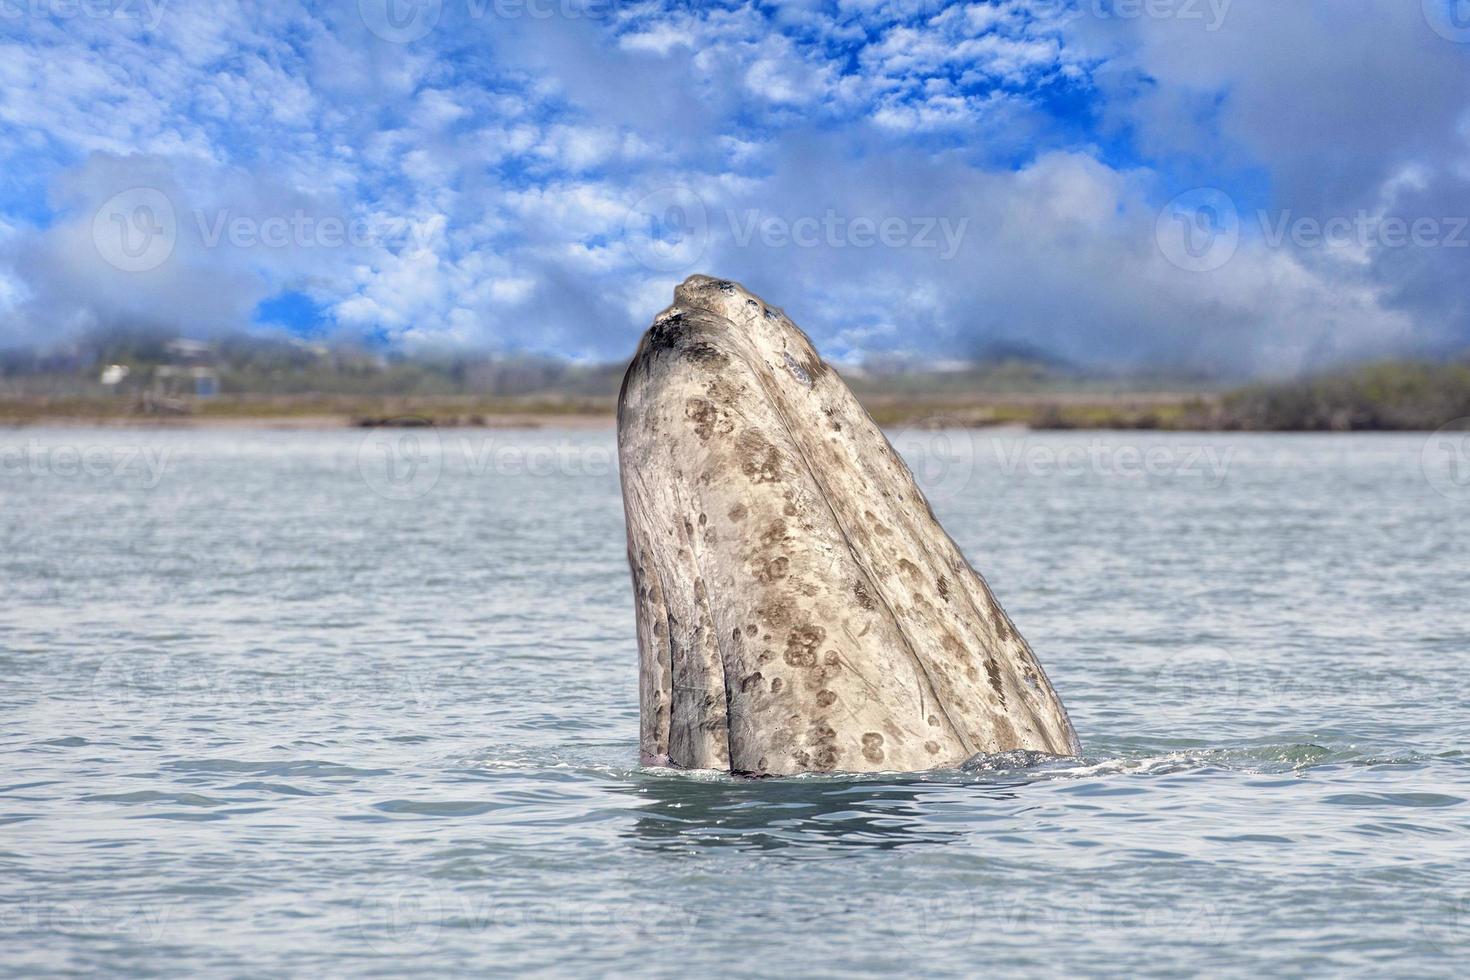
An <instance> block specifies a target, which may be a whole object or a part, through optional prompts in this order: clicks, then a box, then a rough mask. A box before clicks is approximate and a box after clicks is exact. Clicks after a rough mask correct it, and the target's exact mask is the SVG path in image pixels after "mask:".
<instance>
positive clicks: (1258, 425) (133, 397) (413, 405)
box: [0, 335, 1470, 432]
mask: <svg viewBox="0 0 1470 980" xmlns="http://www.w3.org/2000/svg"><path fill="white" fill-rule="evenodd" d="M841 370H843V373H844V375H845V376H846V377H847V379H848V380H849V382H850V384H851V385H852V388H853V390H854V392H855V393H856V394H857V396H858V398H859V399H860V400H861V401H862V403H863V404H864V406H865V407H866V408H867V409H868V410H869V411H870V412H871V413H872V414H873V416H874V418H876V419H877V420H878V421H879V422H880V423H881V424H883V425H886V426H923V427H931V428H938V427H954V426H972V427H982V426H997V425H1019V426H1027V427H1030V428H1034V429H1162V430H1195V431H1200V430H1204V431H1274V432H1286V431H1301V432H1327V431H1362V430H1415V429H1418V430H1433V429H1437V428H1439V427H1441V426H1443V425H1445V424H1447V423H1450V422H1453V421H1455V420H1460V419H1466V418H1470V362H1464V361H1458V362H1451V363H1429V362H1418V361H1393V362H1383V363H1377V364H1369V365H1363V366H1358V367H1354V368H1349V369H1344V370H1340V371H1335V372H1331V373H1324V374H1321V375H1317V376H1312V377H1306V378H1299V379H1293V380H1286V381H1275V382H1269V383H1258V384H1250V385H1246V386H1242V387H1233V388H1232V387H1226V386H1222V385H1220V384H1219V383H1217V382H1211V381H1210V380H1209V379H1204V378H1187V377H1151V376H1141V375H1130V376H1127V377H1118V376H1099V375H1092V374H1087V373H1085V372H1080V371H1078V370H1076V369H1073V368H1070V367H1065V366H1058V365H1056V364H1049V363H1044V362H1038V361H1028V360H1025V359H1021V358H1015V357H1010V358H1005V359H1001V360H996V361H991V362H980V363H976V364H970V365H960V366H947V367H945V368H944V369H942V370H941V369H934V368H916V367H913V366H907V365H900V366H897V367H895V366H892V365H886V366H880V367H878V368H876V369H864V368H851V367H845V368H842V369H841ZM621 376H622V365H618V364H594V365H582V364H573V363H569V362H565V361H557V360H553V359H544V358H533V357H517V358H503V357H501V358H497V357H491V356H488V355H453V356H450V355H445V356H442V357H435V356H421V357H417V358H407V357H390V356H385V355H379V354H372V353H368V352H363V351H356V350H341V349H328V348H325V347H317V346H312V345H308V344H304V343H301V342H299V341H262V340H258V339H249V340H241V339H234V340H225V341H221V342H218V343H216V344H213V345H204V344H200V343H198V342H193V341H180V340H178V339H177V338H174V339H169V338H163V337H154V336H146V335H144V336H139V335H126V336H114V337H110V338H101V339H100V340H98V341H96V342H95V343H94V344H93V345H92V346H91V347H90V348H88V349H79V350H76V351H73V352H71V353H69V354H67V355H58V356H52V357H50V358H45V357H41V356H39V355H34V354H17V353H14V352H12V353H10V354H0V424H11V425H25V424H36V423H43V422H66V421H73V422H102V423H112V424H163V425H167V424H173V425H180V424H182V425H211V424H249V423H251V422H255V421H260V422H266V423H271V424H277V425H295V426H308V425H311V426H317V425H380V424H401V425H412V424H433V425H441V426H453V425H468V426H478V425H486V426H494V425H502V426H510V425H537V424H567V423H570V422H581V423H586V424H610V423H611V422H612V419H613V415H614V412H615V407H616V397H617V387H618V383H619V381H620V379H621Z"/></svg>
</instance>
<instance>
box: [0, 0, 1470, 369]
mask: <svg viewBox="0 0 1470 980" xmlns="http://www.w3.org/2000/svg"><path fill="white" fill-rule="evenodd" d="M0 45H3V51H0V152H3V153H4V155H5V157H6V159H5V166H4V168H3V171H0V343H5V344H17V343H25V344H36V345H40V346H46V345H48V344H52V343H59V342H64V341H65V339H66V338H68V337H70V336H74V335H76V334H77V333H79V332H83V331H86V330H89V329H95V328H98V327H105V326H112V325H150V326H162V327H166V328H170V329H179V330H183V331H185V332H188V333H192V334H209V333H212V332H219V331H226V330H235V329H242V328H250V329H258V330H269V329H285V330H289V331H291V332H294V333H299V334H303V335H309V336H312V337H333V336H343V337H348V338H364V337H365V338H375V339H378V340H381V342H384V343H387V344H389V345H392V346H396V347H402V348H406V349H413V348H420V347H470V348H475V349H491V350H507V351H510V350H516V351H526V350H529V351H537V352H549V353H557V354H563V355H568V356H572V357H577V358H584V359H610V358H617V357H622V356H626V355H627V354H628V353H629V351H630V350H631V349H632V347H633V345H634V344H635V343H636V340H637V337H638V335H639V333H640V332H641V330H642V329H643V328H644V327H645V326H646V324H647V323H648V322H649V320H650V319H651V318H652V316H653V314H654V313H655V312H657V311H658V310H659V309H660V308H662V307H663V306H665V305H667V303H668V301H669V298H670V296H671V292H672V288H673V285H674V284H675V283H677V282H678V281H679V280H680V279H681V278H683V277H684V276H685V275H687V274H690V273H693V272H707V273H711V274H715V275H720V276H725V277H729V278H734V279H739V280H741V281H743V282H745V283H746V284H747V285H749V286H750V287H751V288H753V289H755V290H756V291H758V292H761V293H762V294H764V295H765V296H767V298H768V299H770V300H771V301H772V302H774V303H777V304H779V305H782V306H784V307H786V308H787V309H788V311H789V312H791V314H792V315H793V317H794V318H795V319H796V320H797V322H798V323H800V324H802V325H803V326H804V327H805V328H806V329H807V330H808V331H809V332H810V333H811V334H812V335H813V337H814V339H815V340H816V341H817V342H818V344H819V346H820V347H821V348H822V349H823V351H824V352H825V353H827V354H828V355H829V356H831V357H834V358H837V359H841V360H855V359H860V358H861V357H863V356H865V355H866V354H869V353H873V352H886V351H911V352H916V353H920V354H924V355H929V356H935V357H965V356H969V355H971V354H974V353H975V352H978V351H984V350H986V349H988V348H990V347H993V346H995V345H997V344H1004V345H1014V344H1024V345H1027V346H1029V347H1035V348H1040V349H1043V350H1046V351H1049V352H1052V353H1054V354H1056V355H1058V356H1061V357H1066V358H1069V359H1072V360H1075V361H1079V362H1084V363H1096V364H1108V365H1115V366H1140V365H1144V366H1159V367H1168V368H1176V367H1185V368H1190V369H1204V370H1213V371H1219V372H1231V373H1268V374H1281V373H1290V372H1293V371H1297V370H1301V369H1304V368H1310V367H1314V366H1319V365H1322V364H1326V363H1332V362H1335V361H1341V360H1346V359H1355V358H1362V357H1371V356H1378V355H1382V354H1388V353H1427V354H1432V355H1442V354H1446V353H1448V352H1453V351H1459V350H1463V349H1464V348H1466V347H1467V346H1470V313H1467V310H1470V307H1467V299H1470V277H1467V276H1466V275H1465V272H1466V270H1467V268H1470V231H1467V230H1465V228H1463V227H1462V226H1461V221H1462V220H1463V221H1465V223H1467V224H1470V219H1467V218H1465V217H1464V216H1467V215H1470V84H1467V83H1470V2H1466V0H1422V2H1421V0H1289V2H1288V0H998V2H991V3H971V4H941V3H933V2H928V0H890V2H861V0H846V2H826V3H816V2H812V3H780V4H777V3H765V4H733V3H731V4H695V3H690V2H681V3H632V2H623V0H344V2H339V3H298V2H292V0H277V2H270V3H252V2H239V3H235V2H194V3H188V4H184V3H182V2H180V0H0ZM1400 226H1402V227H1400ZM1324 230H1325V232H1326V233H1325V234H1324ZM1400 231H1402V232H1403V234H1399V232H1400ZM1314 232H1315V234H1314Z"/></svg>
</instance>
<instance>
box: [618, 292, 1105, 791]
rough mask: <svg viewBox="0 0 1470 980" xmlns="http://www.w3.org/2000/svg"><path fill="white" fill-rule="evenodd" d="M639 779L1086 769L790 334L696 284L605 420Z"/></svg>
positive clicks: (858, 412) (732, 298) (990, 603)
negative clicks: (652, 770) (990, 757)
mask: <svg viewBox="0 0 1470 980" xmlns="http://www.w3.org/2000/svg"><path fill="white" fill-rule="evenodd" d="M618 456H619V463H620V466H621V478H622V486H623V505H624V510H625V515H626V518H627V526H628V562H629V565H630V566H631V569H632V574H633V591H634V596H635V603H636V611H637V625H638V648H639V657H640V662H639V688H640V691H639V707H640V711H641V716H642V718H641V721H642V724H641V738H640V750H641V755H642V759H643V762H644V764H648V765H673V766H678V767H684V768H689V769H719V770H727V771H730V772H734V773H742V774H753V775H786V774H794V773H802V772H833V771H840V772H878V771H918V770H924V769H934V768H942V767H954V766H958V765H960V764H961V763H963V762H965V761H966V760H967V759H969V758H970V757H972V756H974V755H976V754H979V753H995V752H1006V751H1011V750H1017V749H1021V750H1030V751H1038V752H1046V753H1052V754H1056V755H1075V754H1077V753H1078V751H1079V750H1080V746H1079V745H1078V741H1077V735H1076V732H1075V731H1074V730H1073V728H1072V723H1071V721H1070V720H1069V719H1068V718H1067V712H1066V709H1064V708H1063V707H1062V703H1061V701H1060V700H1059V699H1058V698H1057V695H1056V693H1055V692H1054V691H1053V690H1052V687H1051V684H1050V682H1048V680H1047V677H1046V673H1045V672H1044V671H1043V670H1042V669H1041V664H1040V663H1038V662H1037V660H1036V657H1035V655H1034V654H1033V653H1032V652H1031V648H1030V646H1028V645H1027V643H1026V641H1025V640H1024V639H1023V638H1022V637H1021V635H1020V633H1018V632H1017V631H1016V627H1015V625H1014V624H1012V623H1011V621H1010V619H1009V618H1008V617H1007V616H1006V614H1005V611H1004V610H1002V609H1001V607H1000V604H999V603H998V602H997V601H996V599H995V596H994V595H993V594H992V593H991V591H990V589H989V587H988V586H987V585H986V584H985V581H984V580H983V579H982V578H981V577H980V576H979V575H978V574H977V573H976V572H975V570H974V569H973V568H971V567H970V564H969V562H968V561H966V559H965V556H964V555H963V554H961V553H960V550H959V548H958V547H957V546H956V545H955V543H954V541H953V540H951V539H950V537H949V535H948V534H946V533H945V531H944V529H943V528H942V527H940V525H939V522H938V520H936V519H935V517H934V512H933V511H932V510H931V509H930V507H929V503H928V501H926V500H925V499H924V496H923V494H922V493H921V492H920V491H919V488H918V486H917V485H916V484H915V482H914V478H913V475H912V474H911V473H910V472H909V469H908V467H907V466H906V465H905V464H904V462H903V460H902V459H901V458H900V457H899V455H898V453H897V452H895V451H894V449H893V447H892V446H891V445H890V444H889V442H888V440H887V438H886V437H885V436H884V435H883V433H882V431H881V430H880V429H879V428H878V426H877V424H875V423H874V422H873V420H872V418H871V417H869V415H868V413H867V412H866V411H864V409H863V408H862V406H860V405H859V404H858V402H857V399H856V398H854V397H853V395H852V393H851V392H850V391H849V390H848V388H847V386H846V385H845V384H844V383H843V381H842V379H841V378H839V377H838V376H837V373H836V372H835V371H834V370H832V368H830V367H829V366H828V365H827V364H825V363H824V362H823V361H822V359H821V357H819V356H818V354H817V351H816V349H815V348H814V347H813V346H812V343H811V341H810V340H808V339H807V337H806V335H805V334H804V333H802V332H801V330H799V329H797V327H796V325H795V324H793V323H792V322H791V321H790V320H789V319H787V318H786V316H785V315H784V314H783V313H782V312H781V311H780V310H778V309H776V308H775V307H773V306H771V305H770V304H768V303H766V302H765V301H763V300H762V299H761V298H760V297H759V296H756V295H754V294H752V293H751V292H749V291H748V290H746V289H745V288H744V287H742V286H740V285H739V284H737V283H734V282H730V281H728V280H722V279H714V278H711V277H709V276H691V277H690V278H689V279H687V280H686V281H685V282H684V283H683V284H682V285H680V286H679V287H678V288H677V289H676V290H675V292H674V304H673V305H672V306H670V307H669V308H668V309H666V310H664V311H663V312H662V313H660V314H659V315H658V316H657V317H656V318H655V319H654V321H653V325H652V326H651V327H650V328H649V330H648V332H647V333H646V334H645V335H644V337H643V341H642V343H641V344H640V345H639V348H638V352H637V354H636V355H634V357H633V362H632V364H631V365H630V366H629V368H628V373H627V375H626V377H625V378H624V379H623V387H622V392H621V394H620V395H619V398H618Z"/></svg>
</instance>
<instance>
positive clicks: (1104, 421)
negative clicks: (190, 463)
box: [0, 392, 1208, 430]
mask: <svg viewBox="0 0 1470 980" xmlns="http://www.w3.org/2000/svg"><path fill="white" fill-rule="evenodd" d="M860 398H861V400H862V402H863V404H864V407H865V408H867V409H868V411H869V412H870V413H871V414H872V415H873V417H874V419H876V420H877V421H878V422H879V424H881V425H883V426H886V427H899V428H901V427H922V428H934V429H939V428H977V429H978V428H1007V427H1008V428H1014V427H1023V428H1032V429H1060V428H1066V429H1073V428H1077V429H1109V428H1122V429H1177V428H1181V426H1180V425H1179V424H1178V423H1179V422H1181V421H1183V420H1184V419H1185V418H1186V417H1187V416H1188V415H1189V414H1190V413H1191V412H1199V411H1201V410H1202V409H1206V408H1208V403H1207V402H1206V401H1205V400H1203V399H1202V398H1201V397H1200V396H1198V395H1179V394H1158V393H1143V394H1097V393H1088V394H1081V393H1075V392H1058V393H1048V394H1034V393H1026V394H1009V395H1001V396H995V397H989V398H976V397H962V396H948V397H940V398H915V397H911V396H905V395H887V394H885V395H868V396H867V397H862V396H860ZM177 407H178V408H179V409H182V410H176V411H173V412H143V411H140V410H139V406H138V404H137V403H135V402H132V401H129V400H125V399H116V400H110V401H109V400H99V399H93V398H86V399H39V398H20V399H17V398H9V399H7V398H0V427H5V428H16V427H36V426H56V427H67V426H99V427H118V428H142V429H241V428H250V429H277V430H313V429H317V430H321V429H343V428H368V427H373V426H394V427H403V428H409V427H414V426H426V425H434V426H436V427H439V428H474V429H541V428H577V429H596V428H610V427H612V426H614V425H615V424H616V411H617V409H616V403H615V402H614V401H613V400H612V399H567V400H557V399H554V398H544V397H543V398H534V399H472V398H453V397H451V398H444V397H425V398H413V397H401V396H400V397H394V398H384V399H360V398H332V397H315V396H304V397H292V398H259V397H229V396H225V397H220V398H213V399H208V400H204V399H199V400H191V401H188V402H182V403H180V404H179V406H177Z"/></svg>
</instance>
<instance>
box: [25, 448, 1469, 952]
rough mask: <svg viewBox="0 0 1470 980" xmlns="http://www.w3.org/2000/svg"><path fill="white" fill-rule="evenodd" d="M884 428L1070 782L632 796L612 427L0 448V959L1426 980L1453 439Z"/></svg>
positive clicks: (1443, 877) (1439, 807)
mask: <svg viewBox="0 0 1470 980" xmlns="http://www.w3.org/2000/svg"><path fill="white" fill-rule="evenodd" d="M894 438H895V441H896V443H897V444H898V445H899V447H900V449H901V450H903V451H904V452H905V454H906V456H908V457H909V459H910V460H911V463H912V464H913V465H914V467H915V469H916V472H917V474H918V476H919V477H920V480H921V482H922V483H923V485H924V486H925V487H926V489H927V490H928V491H929V493H930V495H931V498H932V501H933V504H934V508H935V510H936V512H937V513H938V515H939V516H940V518H941V519H942V520H943V521H944V523H945V526H946V527H947V529H948V530H949V531H950V533H951V534H952V535H953V536H954V537H955V538H956V540H957V541H958V542H959V543H960V545H961V547H962V548H963V549H964V550H965V552H966V553H967V554H968V555H969V556H970V558H971V560H972V561H973V562H975V564H976V565H977V567H979V568H980V569H981V570H982V571H984V572H985V574H986V575H987V577H988V578H989V580H990V582H991V584H992V585H993V586H994V587H995V589H996V591H997V593H998V594H999V596H1000V598H1001V600H1002V602H1003V603H1004V604H1005V606H1006V607H1007V609H1008V610H1009V611H1010V613H1011V615H1012V617H1013V618H1014V619H1015V621H1016V623H1017V624H1018V626H1019V627H1020V629H1021V630H1022V632H1023V633H1025V634H1026V635H1027V637H1028V638H1029V639H1030V641H1031V643H1032V645H1033V646H1034V647H1035V649H1036V651H1037V653H1038V655H1039V656H1040V658H1041V660H1042V663H1043V664H1044V665H1045V666H1046V668H1047V670H1048V672H1049V674H1050V676H1051V678H1052V681H1053V682H1054V684H1055V686H1056V688H1057V690H1058V691H1059V692H1060V694H1061V695H1062V697H1063V699H1064V701H1065V702H1066V704H1067V706H1068V708H1069V709H1070V711H1071V715H1072V718H1073V721H1074V722H1075V724H1076V726H1077V729H1078V731H1079V733H1080V735H1081V738H1082V742H1083V745H1084V754H1083V756H1082V757H1081V758H1077V759H1067V760H1036V759H1025V758H993V759H982V760H976V761H975V763H974V764H973V765H971V766H969V767H967V769H966V770H965V771H950V772H934V773H925V774H919V775H883V776H869V777H863V778H854V777H841V776H828V777H811V778H796V779H773V780H755V781H744V780H735V779H730V778H725V777H719V776H716V775H713V774H701V773H681V772H673V771H667V770H643V769H640V768H639V767H638V759H637V747H636V746H637V730H638V719H637V699H636V677H637V653H636V649H635V645H634V632H633V615H632V607H631V602H630V597H629V585H628V575H627V569H626V565H625V561H624V544H623V527H622V511H621V502H620V497H619V493H618V486H617V476H616V467H615V458H614V449H613V436H612V433H611V432H610V431H604V430H594V431H573V430H567V431H557V430H539V431H526V432H471V431H465V430H459V431H455V430H450V431H444V432H435V431H432V430H414V431H409V430H389V431H368V432H359V431H338V432H269V431H253V430H238V431H234V430H221V431H186V430H176V431H136V430H121V429H113V430H107V429H96V430H93V429H19V430H10V431H4V432H0V677H3V686H0V766H3V770H0V972H3V973H4V974H7V975H26V976H31V975H38V974H51V973H73V974H94V973H107V974H119V973H126V974H131V975H152V976H198V975H218V974H228V975H247V974H248V975H263V974H268V973H291V974H310V973H314V972H315V973H320V974H324V975H330V976H336V975H356V974H365V975H371V974H401V973H404V972H407V971H410V970H411V971H416V972H424V973H437V974H442V973H449V972H471V971H473V972H475V973H499V972H514V973H539V974H543V975H552V974H589V973H595V974H605V973H610V974H619V975H634V974H636V975H650V976H674V975H701V974H704V973H722V974H734V975H751V976H757V975H788V974H805V975H816V976H837V975H844V976H845V975H857V974H876V973H893V972H900V971H901V972H904V973H916V974H927V975H956V976H960V975H963V976H972V975H1001V976H1010V975H1018V976H1055V975H1065V974H1072V973H1081V974H1094V973H1107V974H1121V975H1130V976H1176V975H1177V976H1184V975H1198V974H1208V975H1213V976H1257V975H1261V974H1281V973H1286V974H1291V975H1304V974H1332V975H1354V974H1356V975H1363V976H1375V977H1376V976H1381V975H1390V974H1391V975H1405V976H1408V975H1412V976H1433V975H1444V976H1448V975H1452V974H1454V973H1455V972H1457V971H1463V966H1464V963H1465V962H1466V961H1467V957H1470V803H1467V800H1470V754H1467V750H1470V704H1467V702H1470V697H1467V695H1470V601H1467V600H1470V596H1467V588H1466V583H1467V579H1470V481H1467V480H1466V479H1465V476H1466V473H1467V471H1466V470H1465V469H1464V468H1463V464H1464V462H1465V460H1466V459H1470V457H1457V456H1455V455H1454V454H1455V453H1457V452H1463V450H1464V448H1465V447H1464V446H1463V444H1459V443H1456V442H1455V441H1453V440H1446V439H1443V438H1429V437H1426V436H1423V435H1350V436H1349V435H1339V436H1288V435H1280V436H1261V435H1208V436H1203V435H1188V434H1175V435H1163V434H1147V433H1086V432H1079V433H1047V434H1028V433H1022V432H900V433H895V434H894Z"/></svg>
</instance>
